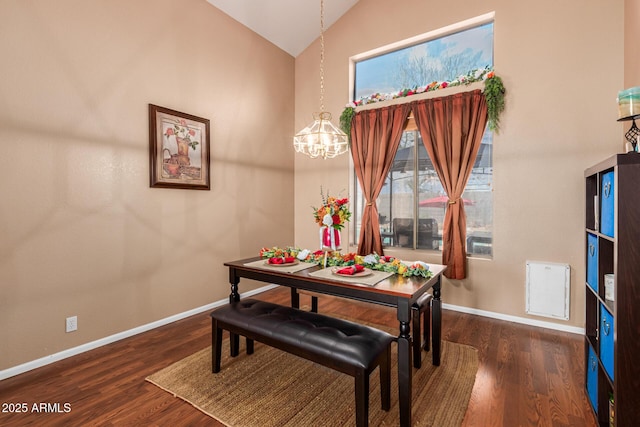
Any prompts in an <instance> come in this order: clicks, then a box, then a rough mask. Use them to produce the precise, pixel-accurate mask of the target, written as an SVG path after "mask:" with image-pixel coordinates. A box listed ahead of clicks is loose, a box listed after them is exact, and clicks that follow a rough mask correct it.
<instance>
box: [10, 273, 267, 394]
mask: <svg viewBox="0 0 640 427" xmlns="http://www.w3.org/2000/svg"><path fill="white" fill-rule="evenodd" d="M275 287H277V285H267V286H263V287H261V288H258V289H254V290H253V291H249V292H244V293H242V294H241V297H250V296H252V295H256V294H259V293H261V292H264V291H268V290H269V289H273V288H275ZM227 302H228V299H226V298H225V299H223V300H220V301H216V302H213V303H211V304H207V305H203V306H202V307H197V308H194V309H192V310H188V311H185V312H183V313H178V314H175V315H173V316H169V317H166V318H164V319H160V320H156V321H155V322H151V323H147V324H146V325H142V326H138V327H137V328H133V329H129V330H127V331H123V332H119V333H117V334H113V335H110V336H108V337H104V338H100V339H99V340H95V341H91V342H88V343H86V344H82V345H79V346H77V347H73V348H70V349H67V350H63V351H60V352H58V353H55V354H51V355H49V356H45V357H41V358H40V359H36V360H32V361H31V362H26V363H23V364H21V365H18V366H14V367H12V368H8V369H5V370H3V371H0V381H2V380H4V379H7V378H10V377H14V376H16V375H19V374H22V373H25V372H28V371H31V370H33V369H37V368H40V367H42V366H46V365H49V364H51V363H54V362H58V361H60V360H63V359H66V358H68V357H72V356H76V355H78V354H81V353H84V352H87V351H90V350H94V349H96V348H98V347H102V346H104V345H107V344H111V343H114V342H116V341H120V340H122V339H125V338H129V337H131V336H134V335H137V334H140V333H142V332H147V331H150V330H151V329H155V328H158V327H160V326H164V325H167V324H169V323H172V322H175V321H178V320H181V319H185V318H187V317H189V316H193V315H195V314H200V313H202V312H204V311H207V310H213V309H214V308H216V307H220V306H221V305H224V304H226V303H227Z"/></svg>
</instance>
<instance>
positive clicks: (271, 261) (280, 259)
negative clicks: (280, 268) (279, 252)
mask: <svg viewBox="0 0 640 427" xmlns="http://www.w3.org/2000/svg"><path fill="white" fill-rule="evenodd" d="M295 260H296V258H295V257H292V256H288V257H281V256H278V257H273V258H269V264H292V263H293V262H295Z"/></svg>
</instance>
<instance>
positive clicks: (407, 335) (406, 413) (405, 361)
mask: <svg viewBox="0 0 640 427" xmlns="http://www.w3.org/2000/svg"><path fill="white" fill-rule="evenodd" d="M410 315H411V308H410V307H409V302H408V301H407V300H400V301H398V320H399V321H400V335H399V336H398V399H399V403H400V425H401V426H407V427H409V426H411V406H412V405H411V403H412V401H413V400H412V396H411V387H412V384H411V383H412V378H411V375H412V370H413V365H412V363H411V353H412V347H411V324H410V323H409V318H410Z"/></svg>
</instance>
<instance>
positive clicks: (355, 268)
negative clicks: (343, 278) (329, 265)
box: [336, 264, 364, 276]
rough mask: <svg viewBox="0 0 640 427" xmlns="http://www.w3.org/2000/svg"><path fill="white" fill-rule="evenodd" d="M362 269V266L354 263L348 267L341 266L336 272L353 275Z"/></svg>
mask: <svg viewBox="0 0 640 427" xmlns="http://www.w3.org/2000/svg"><path fill="white" fill-rule="evenodd" d="M362 271H364V267H363V266H361V265H359V264H356V265H350V266H349V267H344V268H341V269H340V270H338V271H336V273H338V274H346V275H349V276H353V275H354V274H356V273H360V272H362Z"/></svg>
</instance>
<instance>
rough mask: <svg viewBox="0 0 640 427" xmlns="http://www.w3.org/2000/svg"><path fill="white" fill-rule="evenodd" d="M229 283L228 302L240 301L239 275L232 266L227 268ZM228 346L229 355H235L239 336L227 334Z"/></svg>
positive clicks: (238, 346) (238, 344)
mask: <svg viewBox="0 0 640 427" xmlns="http://www.w3.org/2000/svg"><path fill="white" fill-rule="evenodd" d="M229 283H231V294H229V304H233V303H234V302H238V301H240V293H239V292H238V284H239V283H240V277H238V276H237V275H236V271H235V270H234V269H233V268H229ZM229 347H230V350H231V356H233V357H235V356H237V355H238V354H239V353H240V336H239V335H236V334H230V335H229Z"/></svg>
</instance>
